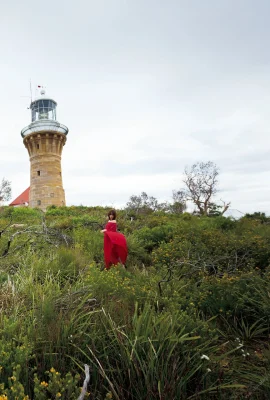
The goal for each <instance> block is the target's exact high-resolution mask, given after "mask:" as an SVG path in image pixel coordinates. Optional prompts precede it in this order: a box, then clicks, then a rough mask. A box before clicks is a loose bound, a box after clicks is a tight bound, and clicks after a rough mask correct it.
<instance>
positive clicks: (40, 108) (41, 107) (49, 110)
mask: <svg viewBox="0 0 270 400" xmlns="http://www.w3.org/2000/svg"><path fill="white" fill-rule="evenodd" d="M40 94H41V97H40V98H38V99H36V100H34V101H32V103H31V105H30V108H31V111H32V122H34V121H38V120H44V119H52V120H54V121H56V106H57V103H56V101H54V100H53V99H50V98H48V97H47V96H46V95H45V90H41V91H40Z"/></svg>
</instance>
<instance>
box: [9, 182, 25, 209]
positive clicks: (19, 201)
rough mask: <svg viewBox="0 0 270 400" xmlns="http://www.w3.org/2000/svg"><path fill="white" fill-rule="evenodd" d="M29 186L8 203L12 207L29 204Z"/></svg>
mask: <svg viewBox="0 0 270 400" xmlns="http://www.w3.org/2000/svg"><path fill="white" fill-rule="evenodd" d="M29 193H30V187H29V188H27V189H26V190H25V191H24V192H22V194H20V196H18V197H16V199H15V200H13V201H12V203H10V204H9V205H10V206H12V207H27V206H28V204H29Z"/></svg>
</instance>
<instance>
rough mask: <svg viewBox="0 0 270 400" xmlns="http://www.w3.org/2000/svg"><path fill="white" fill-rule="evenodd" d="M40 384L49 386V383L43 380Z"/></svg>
mask: <svg viewBox="0 0 270 400" xmlns="http://www.w3.org/2000/svg"><path fill="white" fill-rule="evenodd" d="M40 386H43V387H47V386H48V383H47V382H45V381H42V382H41V383H40Z"/></svg>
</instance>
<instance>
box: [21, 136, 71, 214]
mask: <svg viewBox="0 0 270 400" xmlns="http://www.w3.org/2000/svg"><path fill="white" fill-rule="evenodd" d="M65 142H66V136H65V135H64V134H62V133H55V132H44V133H38V134H37V133H33V134H31V135H27V136H26V137H25V138H24V145H25V147H26V148H27V150H28V153H29V158H30V200H29V206H30V207H38V208H40V209H42V210H43V211H46V208H47V207H48V206H51V205H56V206H64V205H66V201H65V191H64V189H63V181H62V170H61V155H62V149H63V146H64V144H65Z"/></svg>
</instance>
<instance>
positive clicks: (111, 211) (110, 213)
mask: <svg viewBox="0 0 270 400" xmlns="http://www.w3.org/2000/svg"><path fill="white" fill-rule="evenodd" d="M110 215H113V219H116V211H115V210H110V211H109V212H108V217H109V219H110Z"/></svg>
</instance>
